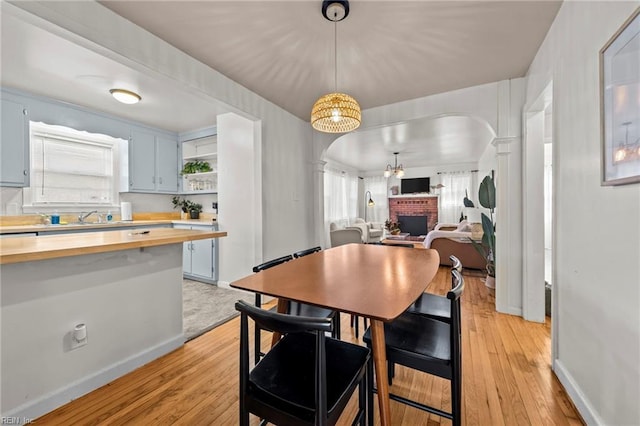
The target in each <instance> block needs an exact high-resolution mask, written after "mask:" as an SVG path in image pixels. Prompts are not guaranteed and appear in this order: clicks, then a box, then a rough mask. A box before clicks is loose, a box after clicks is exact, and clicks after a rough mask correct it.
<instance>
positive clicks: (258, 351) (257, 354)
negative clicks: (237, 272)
mask: <svg viewBox="0 0 640 426" xmlns="http://www.w3.org/2000/svg"><path fill="white" fill-rule="evenodd" d="M292 259H293V256H291V255H290V254H288V255H286V256H282V257H279V258H277V259H272V260H269V261H267V262H264V263H261V264H260V265H258V266H254V267H253V272H254V273H257V272H261V271H264V270H265V269H269V268H273V267H274V266H278V265H281V264H283V263H285V262H288V261H290V260H292ZM255 305H256V307H258V308H261V307H262V294H260V293H256V298H255ZM274 310H275V308H274ZM254 333H255V337H254V341H253V344H254V360H255V362H256V363H257V362H258V361H260V357H261V356H262V355H264V353H262V349H260V346H261V345H260V343H261V342H260V341H261V339H260V328H258V327H257V326H256V328H255V331H254Z"/></svg>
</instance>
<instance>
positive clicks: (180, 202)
mask: <svg viewBox="0 0 640 426" xmlns="http://www.w3.org/2000/svg"><path fill="white" fill-rule="evenodd" d="M171 202H172V203H173V208H174V209H177V208H179V209H180V210H182V215H181V218H182V219H186V214H187V213H188V212H189V203H190V202H189V201H188V200H187V199H182V198H180V197H178V196H175V197H173V198H172V199H171Z"/></svg>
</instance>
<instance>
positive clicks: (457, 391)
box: [451, 374, 462, 426]
mask: <svg viewBox="0 0 640 426" xmlns="http://www.w3.org/2000/svg"><path fill="white" fill-rule="evenodd" d="M457 376H458V377H455V378H454V379H453V380H452V381H451V416H452V417H453V418H452V424H453V426H460V425H461V424H462V383H461V382H462V378H461V377H460V376H461V374H457Z"/></svg>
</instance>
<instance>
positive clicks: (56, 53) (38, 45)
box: [0, 13, 231, 132]
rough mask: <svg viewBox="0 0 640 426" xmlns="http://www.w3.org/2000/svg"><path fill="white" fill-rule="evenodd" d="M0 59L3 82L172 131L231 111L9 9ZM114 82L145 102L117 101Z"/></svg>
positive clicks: (203, 123) (4, 20)
mask: <svg viewBox="0 0 640 426" xmlns="http://www.w3.org/2000/svg"><path fill="white" fill-rule="evenodd" d="M1 60H2V62H1V64H2V68H1V71H2V72H1V73H0V82H1V84H2V86H4V87H12V88H16V89H22V90H24V91H26V92H30V93H34V94H37V95H41V96H47V97H50V98H53V99H59V100H61V101H65V102H70V103H73V104H76V105H81V106H85V107H88V108H92V109H95V110H98V111H102V112H106V113H109V114H113V115H116V116H120V117H123V118H126V119H129V120H133V121H138V122H142V123H145V124H148V125H151V126H156V127H159V128H162V129H166V130H170V131H174V132H181V131H187V130H194V129H199V128H203V127H207V126H211V125H214V124H215V120H216V118H215V117H216V115H218V114H221V113H225V112H229V111H231V109H230V108H229V107H227V106H225V105H224V104H222V103H221V102H218V101H216V100H214V99H212V98H209V97H203V96H197V95H195V94H192V93H188V92H186V91H185V90H184V89H182V88H180V87H177V86H176V85H175V84H174V83H173V82H168V81H166V80H163V78H162V77H161V76H155V78H154V77H153V76H150V75H149V74H148V72H147V73H144V74H143V73H141V72H138V71H136V70H134V69H132V68H130V67H128V66H126V65H123V64H121V63H118V62H116V61H114V60H112V59H108V58H106V57H104V56H102V55H100V54H98V53H95V52H93V51H91V50H89V49H85V48H83V47H81V46H78V45H77V44H75V43H72V42H70V41H68V40H65V39H63V38H62V37H58V36H56V35H53V34H51V33H50V32H48V31H45V30H43V29H41V28H38V27H36V26H34V25H31V24H29V23H26V22H24V21H22V20H20V19H18V18H16V17H15V16H12V15H11V14H8V13H3V14H2V48H1ZM114 87H122V88H126V89H129V90H134V91H136V92H138V93H141V94H142V97H143V99H142V102H140V103H139V104H136V105H125V104H122V103H120V102H118V101H116V100H115V99H114V98H113V97H112V96H111V95H110V94H109V89H112V88H114Z"/></svg>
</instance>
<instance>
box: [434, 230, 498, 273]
mask: <svg viewBox="0 0 640 426" xmlns="http://www.w3.org/2000/svg"><path fill="white" fill-rule="evenodd" d="M470 238H471V225H470V224H468V223H467V222H466V221H462V222H460V223H439V224H437V225H436V226H435V228H434V229H433V231H431V232H429V233H428V234H427V236H426V238H425V239H424V243H423V244H424V247H425V248H432V249H434V250H437V251H438V254H439V255H440V264H441V265H445V266H451V260H450V259H449V256H451V255H454V256H456V257H457V258H458V259H460V262H462V266H463V267H464V268H469V269H482V270H484V269H485V267H486V265H487V261H486V260H485V258H484V256H482V255H481V254H480V253H478V251H477V250H476V248H475V247H474V246H473V244H472V243H471V240H470Z"/></svg>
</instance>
